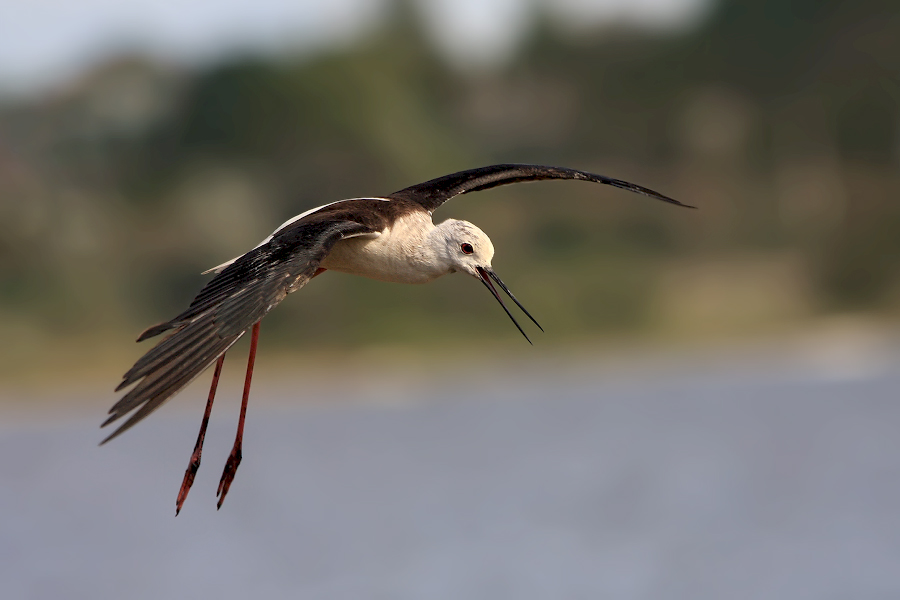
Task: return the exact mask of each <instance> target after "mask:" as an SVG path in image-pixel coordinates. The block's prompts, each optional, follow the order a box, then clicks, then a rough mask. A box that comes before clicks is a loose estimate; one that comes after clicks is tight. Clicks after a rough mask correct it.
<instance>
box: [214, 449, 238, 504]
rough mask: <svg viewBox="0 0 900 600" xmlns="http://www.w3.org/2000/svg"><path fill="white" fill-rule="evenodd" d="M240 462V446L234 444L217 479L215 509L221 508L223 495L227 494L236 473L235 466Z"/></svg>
mask: <svg viewBox="0 0 900 600" xmlns="http://www.w3.org/2000/svg"><path fill="white" fill-rule="evenodd" d="M240 464H241V447H240V446H238V445H235V447H234V448H232V449H231V454H229V455H228V460H227V461H226V462H225V470H224V471H222V478H221V479H220V480H219V489H218V490H217V491H216V496H217V497H218V498H219V502H218V503H217V504H216V510H218V509H220V508H222V503H223V502H224V501H225V495H226V494H228V489H229V488H230V487H231V482H232V481H234V474H235V473H237V468H238V466H239V465H240Z"/></svg>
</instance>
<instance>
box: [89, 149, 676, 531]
mask: <svg viewBox="0 0 900 600" xmlns="http://www.w3.org/2000/svg"><path fill="white" fill-rule="evenodd" d="M545 179H571V180H579V181H589V182H593V183H601V184H604V185H611V186H613V187H617V188H621V189H623V190H627V191H630V192H636V193H639V194H643V195H645V196H650V197H652V198H656V199H657V200H662V201H664V202H668V203H670V204H674V205H676V206H683V207H686V208H693V207H691V206H688V205H686V204H682V203H681V202H678V201H677V200H673V199H672V198H669V197H668V196H664V195H662V194H660V193H658V192H654V191H653V190H650V189H647V188H645V187H642V186H639V185H635V184H633V183H629V182H627V181H622V180H619V179H613V178H610V177H605V176H603V175H595V174H593V173H588V172H585V171H578V170H575V169H567V168H562V167H547V166H540V165H519V164H502V165H493V166H488V167H481V168H478V169H470V170H467V171H460V172H458V173H452V174H450V175H445V176H443V177H438V178H437V179H432V180H430V181H426V182H424V183H419V184H417V185H413V186H411V187H408V188H404V189H402V190H400V191H398V192H394V193H393V194H389V195H387V196H383V197H366V198H353V199H349V200H340V201H338V202H333V203H331V204H326V205H324V206H320V207H318V208H314V209H312V210H308V211H306V212H304V213H302V214H300V215H297V216H296V217H294V218H292V219H289V220H287V221H285V222H284V223H283V224H282V225H281V226H280V227H278V229H276V230H275V231H274V232H273V233H272V235H270V236H269V237H267V238H266V239H264V240H263V241H262V242H260V243H259V244H258V245H257V246H256V247H255V248H253V249H252V250H250V251H249V252H247V253H246V254H242V255H241V256H238V257H236V258H233V259H231V260H229V261H227V262H225V263H222V264H221V265H219V266H217V267H213V268H212V269H210V270H208V271H206V272H205V273H215V277H213V278H212V279H211V280H210V281H209V283H207V284H206V285H205V286H204V287H203V289H201V290H200V293H199V294H197V296H196V297H195V298H194V300H193V301H192V302H191V304H190V306H188V307H187V309H185V310H184V311H183V312H182V313H181V314H179V315H178V316H176V317H175V318H173V319H171V320H170V321H166V322H164V323H160V324H159V325H154V326H153V327H150V328H149V329H147V330H146V331H144V332H143V333H142V334H141V335H140V336H139V337H138V339H137V341H138V342H141V341H143V340H146V339H149V338H152V337H155V336H157V335H160V334H162V333H165V332H169V331H171V333H170V334H169V335H168V336H167V337H165V338H164V339H162V340H161V341H160V342H158V343H157V344H156V346H154V347H153V348H151V349H150V350H149V351H148V352H147V353H146V354H144V355H143V356H142V357H141V358H139V359H138V361H137V362H136V363H135V364H134V366H133V367H131V369H129V370H128V372H126V373H125V375H124V376H123V377H122V382H121V383H120V384H119V386H118V387H117V388H116V391H117V392H118V391H121V390H123V389H125V388H127V387H129V386H132V385H133V386H134V387H132V388H131V390H129V391H128V392H127V393H126V394H125V395H124V396H122V398H121V399H119V401H118V402H116V403H115V404H114V405H113V407H112V408H111V409H110V410H109V418H107V419H106V421H104V422H103V424H102V425H101V427H105V426H106V425H109V424H110V423H113V422H114V421H117V420H118V419H120V418H122V417H124V416H126V415H128V414H129V413H132V414H131V416H130V417H129V418H128V419H127V420H126V421H125V422H124V423H122V424H121V425H120V426H119V428H118V429H116V430H115V431H114V432H113V433H112V434H111V435H109V436H108V437H107V438H106V439H104V440H103V441H102V442H101V444H105V443H106V442H108V441H109V440H111V439H113V438H115V437H117V436H118V435H120V434H122V433H123V432H125V431H127V430H128V429H130V428H131V427H133V426H134V425H135V424H137V423H138V422H139V421H141V420H142V419H144V417H146V416H147V415H149V414H150V413H151V412H153V411H154V410H156V409H157V408H159V407H160V405H162V403H163V402H165V401H166V400H168V399H169V398H171V397H172V396H173V395H175V394H176V393H178V392H179V391H180V390H181V389H182V388H184V387H185V386H186V385H188V384H189V383H190V382H191V381H193V380H194V379H195V378H196V377H197V376H198V375H200V374H201V373H202V372H203V371H205V370H206V369H207V368H209V367H210V366H211V365H213V364H215V370H214V372H213V379H212V385H211V387H210V390H209V396H208V399H207V403H206V410H205V412H204V415H203V420H202V423H201V426H200V432H199V434H198V436H197V442H196V444H195V446H194V451H193V453H192V455H191V459H190V462H189V463H188V468H187V469H186V471H185V474H184V480H183V481H182V485H181V488H180V490H179V492H178V497H177V499H176V505H175V514H176V515H177V514H178V513H179V512H180V511H181V507H182V505H183V503H184V500H185V498H187V494H188V492H189V491H190V488H191V485H192V484H193V481H194V476H195V475H196V473H197V469H198V468H199V467H200V457H201V454H202V451H203V441H204V439H205V436H206V428H207V424H208V422H209V416H210V412H211V411H212V405H213V400H214V398H215V395H216V387H217V385H218V381H219V375H220V374H221V372H222V364H223V362H224V360H225V353H226V352H227V351H228V349H229V348H230V347H231V346H232V345H233V344H234V343H235V342H236V341H237V340H238V339H239V338H240V337H241V336H243V335H244V334H245V333H247V332H248V331H249V332H250V354H249V359H248V362H247V372H246V376H245V378H244V390H243V395H242V397H241V412H240V417H239V420H238V428H237V435H236V436H235V441H234V446H233V447H232V450H231V453H230V455H229V456H228V460H227V461H226V464H225V469H224V471H223V473H222V477H221V479H220V480H219V487H218V490H217V492H216V495H217V497H218V498H219V500H218V503H217V507H219V508H221V506H222V502H223V501H224V500H225V496H226V494H227V493H228V490H229V488H230V487H231V483H232V481H233V480H234V475H235V472H236V471H237V468H238V465H240V462H241V448H242V440H243V431H244V419H245V417H246V413H247V401H248V399H249V397H250V382H251V379H252V376H253V365H254V363H255V360H256V347H257V343H258V341H259V324H260V321H261V320H262V318H263V317H264V316H266V314H267V313H268V312H269V311H270V310H272V309H273V308H274V307H275V306H276V305H277V304H278V303H279V302H281V301H282V300H284V298H285V297H286V296H287V295H288V294H290V293H291V292H295V291H297V290H299V289H300V288H302V287H303V286H304V285H306V284H307V283H308V282H309V281H310V280H311V279H312V278H314V277H316V276H317V275H319V274H321V273H323V272H325V271H327V270H331V271H338V272H341V273H350V274H353V275H360V276H363V277H369V278H371V279H377V280H380V281H388V282H396V283H428V282H429V281H433V280H435V279H437V278H438V277H441V276H442V275H446V274H448V273H455V272H459V273H465V274H467V275H471V276H472V277H474V278H475V279H477V280H478V281H480V282H481V283H482V284H484V286H485V287H486V288H487V289H488V290H489V291H490V293H491V295H493V296H494V298H496V300H497V301H498V302H499V303H500V306H502V307H503V310H504V311H505V312H506V314H507V315H508V316H509V318H510V319H511V320H512V322H513V323H514V324H515V326H516V328H517V329H518V330H519V332H521V334H522V335H523V336H525V339H526V340H528V342H529V343H531V340H530V339H528V336H527V335H526V334H525V331H524V330H523V329H522V327H521V326H520V325H519V323H518V321H516V319H515V317H513V315H512V313H511V312H510V311H509V309H508V308H507V306H506V304H504V302H503V299H502V297H501V296H500V294H499V292H498V291H497V287H499V288H500V289H501V290H503V292H505V293H506V294H507V295H508V296H509V297H510V299H511V300H512V301H513V302H514V303H515V304H516V305H517V306H518V307H519V308H520V309H521V310H522V312H523V313H525V315H526V316H527V317H528V318H529V319H531V321H532V322H533V323H534V324H535V325H537V327H538V328H541V326H540V325H539V324H538V322H537V321H536V320H535V319H534V317H532V316H531V314H529V312H528V311H527V310H526V309H525V307H524V306H522V303H521V302H519V300H518V299H516V297H515V296H514V295H513V294H512V292H510V291H509V288H508V287H507V286H506V285H505V284H504V283H503V281H502V280H501V279H500V277H499V276H497V274H496V273H495V272H494V270H493V268H492V267H491V259H492V258H493V256H494V246H493V244H492V243H491V240H490V238H488V236H487V235H486V234H485V233H484V232H483V231H481V229H479V228H478V227H476V226H475V225H473V224H472V223H469V222H467V221H459V220H456V219H448V220H446V221H443V222H441V223H439V224H437V225H435V224H434V222H433V221H432V212H433V211H434V210H435V209H437V208H438V207H440V206H441V205H442V204H443V203H444V202H446V201H447V200H449V199H450V198H453V197H454V196H458V195H460V194H466V193H469V192H477V191H481V190H486V189H490V188H493V187H497V186H500V185H507V184H510V183H520V182H526V181H538V180H545ZM494 284H496V287H495V285H494ZM132 411H133V412H132Z"/></svg>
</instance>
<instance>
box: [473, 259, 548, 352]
mask: <svg viewBox="0 0 900 600" xmlns="http://www.w3.org/2000/svg"><path fill="white" fill-rule="evenodd" d="M475 270H476V271H478V278H479V279H480V280H481V283H483V284H484V287H486V288H487V289H488V290H490V292H491V294H493V295H494V298H496V299H497V302H499V303H500V306H502V307H503V310H504V311H506V314H507V316H509V318H510V319H511V320H512V322H513V324H514V325H515V326H516V329H518V330H519V333H521V334H522V335H523V336H525V339H526V340H528V343H529V344H531V340H530V339H528V336H527V335H525V332H524V331H523V330H522V327H521V326H520V325H519V322H518V321H516V318H515V317H514V316H512V313H511V312H509V309H508V308H506V305H505V304H503V298H501V297H500V294H499V293H498V292H497V288H495V287H494V284H493V283H491V279H493V280H494V281H496V282H497V285H499V286H500V289H502V290H503V291H504V292H506V295H507V296H509V297H510V298H511V299H512V301H513V302H515V303H516V306H518V307H519V308H520V309H522V312H523V313H525V315H526V316H527V317H528V318H529V319H531V322H532V323H534V324H535V325H537V326H538V329H540V330H541V331H543V330H544V328H543V327H541V325H540V323H538V322H537V321H535V320H534V317H532V316H531V313H529V312H528V311H527V310H525V307H524V306H522V303H521V302H519V301H518V300H517V299H516V297H515V296H513V294H512V292H510V291H509V288H508V287H506V284H505V283H503V281H502V280H501V279H500V278H499V277H498V276H497V274H496V273H494V271H492V270H491V269H485V268H484V267H475Z"/></svg>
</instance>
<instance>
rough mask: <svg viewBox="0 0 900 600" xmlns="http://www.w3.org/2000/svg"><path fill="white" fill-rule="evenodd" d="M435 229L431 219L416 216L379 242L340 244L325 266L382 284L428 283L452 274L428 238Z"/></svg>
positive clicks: (395, 226) (366, 240)
mask: <svg viewBox="0 0 900 600" xmlns="http://www.w3.org/2000/svg"><path fill="white" fill-rule="evenodd" d="M434 229H435V227H434V224H433V223H432V222H431V216H430V215H428V214H427V213H424V212H417V213H413V214H411V215H408V216H406V217H402V218H400V219H398V220H397V221H395V222H394V224H393V225H392V226H391V227H388V228H386V229H385V230H384V231H382V232H381V235H379V236H378V237H376V238H364V237H359V238H351V239H346V240H341V241H340V242H338V243H337V244H335V246H334V248H333V249H332V250H331V252H330V253H329V254H328V256H327V257H326V258H325V260H324V261H322V266H323V267H324V268H326V269H331V270H333V271H338V272H340V273H350V274H352V275H359V276H361V277H368V278H369V279H377V280H379V281H388V282H393V283H428V282H429V281H433V280H434V279H437V278H438V277H440V276H441V275H445V274H447V273H449V272H450V271H449V269H448V267H447V265H446V261H444V260H442V258H441V255H440V252H439V250H438V248H436V247H435V245H434V243H433V238H432V237H431V236H430V235H429V234H430V233H431V231H433V230H434Z"/></svg>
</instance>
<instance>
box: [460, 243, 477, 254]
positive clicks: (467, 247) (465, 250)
mask: <svg viewBox="0 0 900 600" xmlns="http://www.w3.org/2000/svg"><path fill="white" fill-rule="evenodd" d="M459 249H460V250H462V251H463V254H472V253H473V252H475V248H473V247H472V244H462V245H460V247H459Z"/></svg>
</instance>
